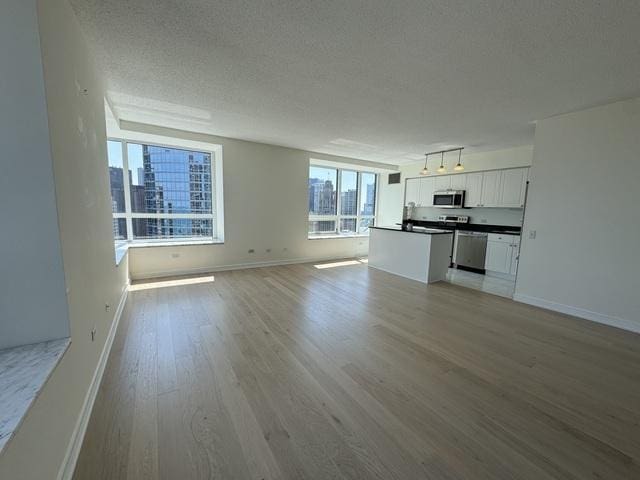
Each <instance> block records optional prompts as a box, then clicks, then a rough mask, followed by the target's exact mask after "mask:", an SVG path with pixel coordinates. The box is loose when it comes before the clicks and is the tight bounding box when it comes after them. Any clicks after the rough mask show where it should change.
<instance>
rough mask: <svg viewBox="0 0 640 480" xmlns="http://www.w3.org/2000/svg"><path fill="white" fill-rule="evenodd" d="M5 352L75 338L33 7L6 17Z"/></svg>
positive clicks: (20, 5)
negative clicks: (60, 238) (53, 340)
mask: <svg viewBox="0 0 640 480" xmlns="http://www.w3.org/2000/svg"><path fill="white" fill-rule="evenodd" d="M0 65H2V66H3V67H2V72H1V73H0V145H1V147H0V155H1V157H0V225H2V227H1V228H0V251H2V262H0V349H2V348H8V347H12V346H17V345H25V344H29V343H37V342H41V341H45V340H51V339H55V338H62V337H67V336H69V318H68V312H67V302H66V299H65V283H64V271H63V267H62V258H61V251H60V241H59V231H58V219H57V210H56V204H55V187H54V180H53V170H52V166H51V149H50V145H49V129H48V125H47V105H46V102H45V93H44V80H43V74H42V61H41V55H40V37H39V34H38V23H37V15H36V4H35V1H21V0H7V1H5V2H3V3H2V15H0Z"/></svg>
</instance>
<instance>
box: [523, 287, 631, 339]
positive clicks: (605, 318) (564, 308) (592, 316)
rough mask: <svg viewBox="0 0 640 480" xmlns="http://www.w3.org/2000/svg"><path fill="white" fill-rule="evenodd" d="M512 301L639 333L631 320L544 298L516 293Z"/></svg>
mask: <svg viewBox="0 0 640 480" xmlns="http://www.w3.org/2000/svg"><path fill="white" fill-rule="evenodd" d="M513 299H514V300H515V301H516V302H522V303H527V304H529V305H534V306H536V307H542V308H546V309H547V310H553V311H554V312H560V313H566V314H567V315H573V316H574V317H580V318H584V319H585V320H591V321H592V322H597V323H602V324H604V325H609V326H611V327H617V328H621V329H623V330H628V331H630V332H635V333H640V324H639V323H638V322H634V321H632V320H627V319H625V318H620V317H613V316H610V315H605V314H603V313H598V312H592V311H591V310H586V309H584V308H579V307H573V306H571V305H564V304H562V303H557V302H552V301H550V300H545V299H544V298H538V297H532V296H530V295H524V294H522V293H516V294H514V295H513Z"/></svg>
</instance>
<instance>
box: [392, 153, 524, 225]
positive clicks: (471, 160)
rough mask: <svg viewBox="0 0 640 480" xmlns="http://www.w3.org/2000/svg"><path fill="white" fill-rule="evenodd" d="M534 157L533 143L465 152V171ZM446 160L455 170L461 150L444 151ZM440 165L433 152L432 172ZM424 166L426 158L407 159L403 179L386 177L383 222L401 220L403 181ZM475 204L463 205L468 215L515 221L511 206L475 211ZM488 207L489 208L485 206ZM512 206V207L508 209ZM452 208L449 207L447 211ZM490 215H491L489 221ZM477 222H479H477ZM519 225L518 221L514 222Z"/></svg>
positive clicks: (431, 213) (430, 212) (432, 212)
mask: <svg viewBox="0 0 640 480" xmlns="http://www.w3.org/2000/svg"><path fill="white" fill-rule="evenodd" d="M532 158H533V147H532V146H530V145H529V146H524V147H516V148H508V149H503V150H494V151H491V152H479V153H469V154H464V153H463V156H462V164H463V165H464V171H465V173H468V172H479V171H483V170H496V169H499V168H512V167H529V166H531V161H532ZM444 159H445V161H444V164H445V166H446V167H447V171H448V172H449V173H452V172H453V167H454V166H455V165H456V163H458V154H457V153H455V152H452V153H449V154H445V157H444ZM439 165H440V157H439V156H430V157H429V163H428V164H427V167H428V168H429V170H430V171H431V172H434V173H432V175H437V173H435V171H436V169H437V168H438V166H439ZM423 167H424V160H423V161H421V162H416V163H408V164H405V165H401V166H400V172H401V182H400V184H399V185H389V184H388V183H387V181H386V179H384V181H383V183H382V189H381V192H380V196H381V199H382V200H381V201H380V217H379V218H380V222H379V224H380V225H393V224H394V223H399V222H402V207H403V204H404V185H405V180H406V179H407V178H412V177H419V176H420V170H422V168H423ZM475 210H477V209H475V208H473V209H464V213H462V214H463V215H469V216H472V217H478V216H479V217H481V218H485V219H487V220H488V221H487V223H493V222H495V223H494V224H495V225H514V224H513V223H509V222H512V221H513V219H514V217H515V215H516V214H515V213H514V212H513V210H512V209H492V210H502V212H493V213H489V212H475ZM482 210H489V209H486V208H485V209H482ZM506 210H511V211H506ZM444 213H451V214H453V212H452V211H451V210H450V209H449V210H448V211H447V212H444ZM439 214H440V210H437V213H436V209H424V208H423V209H419V211H418V212H417V215H418V216H417V217H415V218H418V219H420V218H421V217H423V216H426V217H428V218H429V217H433V218H435V217H437V215H439ZM489 217H490V218H491V219H492V220H491V221H489ZM473 221H474V223H479V222H475V220H473ZM515 225H519V223H517V224H515Z"/></svg>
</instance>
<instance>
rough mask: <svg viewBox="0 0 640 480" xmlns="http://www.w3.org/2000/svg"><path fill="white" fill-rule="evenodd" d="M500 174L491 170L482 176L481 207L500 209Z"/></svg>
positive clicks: (498, 171)
mask: <svg viewBox="0 0 640 480" xmlns="http://www.w3.org/2000/svg"><path fill="white" fill-rule="evenodd" d="M501 176H502V172H501V171H500V170H493V171H489V172H483V174H482V192H481V193H480V206H481V207H500V206H501V205H500V197H501V195H500V178H501Z"/></svg>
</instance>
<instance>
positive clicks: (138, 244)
mask: <svg viewBox="0 0 640 480" xmlns="http://www.w3.org/2000/svg"><path fill="white" fill-rule="evenodd" d="M223 244H224V240H219V239H215V238H214V239H208V240H150V241H146V242H145V241H133V242H127V243H125V244H123V245H120V246H118V247H116V265H118V264H119V263H120V261H121V260H122V259H123V258H124V254H125V253H127V251H128V250H129V249H130V248H148V247H183V246H188V245H223Z"/></svg>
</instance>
